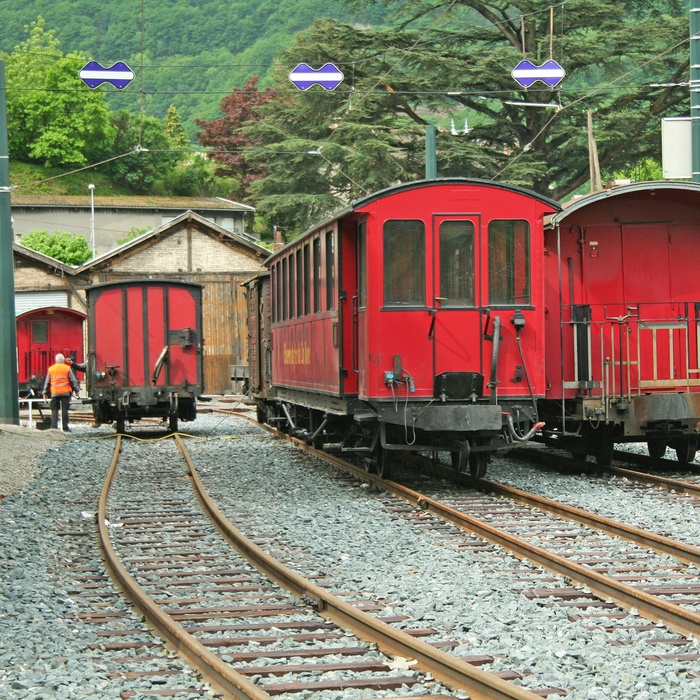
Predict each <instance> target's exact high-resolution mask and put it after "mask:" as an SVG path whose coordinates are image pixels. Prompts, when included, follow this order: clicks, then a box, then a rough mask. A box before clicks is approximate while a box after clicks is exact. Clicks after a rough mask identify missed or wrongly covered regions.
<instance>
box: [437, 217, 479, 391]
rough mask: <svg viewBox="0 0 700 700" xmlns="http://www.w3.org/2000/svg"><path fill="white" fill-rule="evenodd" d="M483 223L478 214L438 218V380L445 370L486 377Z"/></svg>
mask: <svg viewBox="0 0 700 700" xmlns="http://www.w3.org/2000/svg"><path fill="white" fill-rule="evenodd" d="M480 223H481V222H480V219H479V217H478V216H469V217H465V216H436V217H434V219H433V250H434V256H433V265H434V272H433V276H434V279H433V299H432V309H431V311H430V313H431V315H432V317H433V318H432V321H431V324H430V332H429V335H428V337H429V339H430V340H432V343H433V358H434V359H433V365H434V367H433V376H435V377H437V376H438V375H440V374H442V373H444V372H478V373H480V374H483V368H482V347H481V346H482V343H481V342H480V340H479V339H480V338H481V335H482V333H481V330H482V329H481V323H482V316H481V312H480V310H479V306H480V298H479V289H480V287H481V284H480V272H479V265H478V264H477V263H478V260H479V254H480V251H479V242H478V241H479V236H478V231H479V226H480ZM463 389H464V387H463ZM479 389H480V390H481V389H482V387H479ZM467 393H470V389H468V388H467Z"/></svg>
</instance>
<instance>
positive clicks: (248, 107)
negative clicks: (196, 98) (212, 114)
mask: <svg viewBox="0 0 700 700" xmlns="http://www.w3.org/2000/svg"><path fill="white" fill-rule="evenodd" d="M258 80H259V76H253V77H252V78H250V80H248V82H247V83H246V84H245V85H244V86H243V87H242V88H234V90H233V92H232V93H231V94H230V95H228V96H226V97H224V98H223V99H222V100H221V103H220V105H219V106H220V109H221V112H223V115H224V116H222V117H220V118H219V119H212V120H210V121H207V120H206V119H195V124H196V125H197V126H198V127H201V128H202V131H199V132H197V138H198V139H199V142H200V143H201V144H202V145H203V146H207V147H209V148H211V149H212V150H211V151H209V153H208V156H209V158H211V159H212V160H213V161H214V162H215V163H216V164H217V168H216V174H217V175H218V176H220V177H232V178H234V179H236V180H237V181H238V182H239V183H240V190H239V191H238V192H236V196H238V197H248V196H249V191H248V186H249V185H250V183H251V182H252V181H253V180H257V179H259V178H261V177H262V176H263V174H264V173H263V169H262V164H257V163H253V164H251V163H248V162H247V161H246V160H245V158H244V157H243V149H244V148H246V147H247V146H251V145H258V144H256V143H254V142H252V141H251V139H250V137H249V136H248V135H247V134H246V132H245V125H246V123H249V122H252V121H257V120H258V119H259V116H258V112H257V108H258V107H259V106H261V105H264V104H265V103H267V102H270V101H271V100H273V99H275V98H276V96H277V91H276V90H273V89H267V90H264V91H262V92H261V91H259V90H258Z"/></svg>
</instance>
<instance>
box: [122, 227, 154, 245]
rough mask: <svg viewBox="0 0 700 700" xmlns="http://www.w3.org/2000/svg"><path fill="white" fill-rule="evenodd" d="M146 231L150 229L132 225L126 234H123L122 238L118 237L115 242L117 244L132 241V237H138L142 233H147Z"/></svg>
mask: <svg viewBox="0 0 700 700" xmlns="http://www.w3.org/2000/svg"><path fill="white" fill-rule="evenodd" d="M148 231H151V229H150V228H139V227H138V226H132V227H131V229H130V230H129V233H127V234H126V236H124V238H120V239H119V240H117V243H118V244H119V245H121V244H122V243H128V242H129V241H133V240H134V238H138V237H139V236H141V235H143V234H144V233H147V232H148Z"/></svg>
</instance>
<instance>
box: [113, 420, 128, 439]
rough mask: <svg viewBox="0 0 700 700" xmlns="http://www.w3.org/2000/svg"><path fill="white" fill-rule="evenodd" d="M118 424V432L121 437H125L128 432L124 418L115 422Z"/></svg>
mask: <svg viewBox="0 0 700 700" xmlns="http://www.w3.org/2000/svg"><path fill="white" fill-rule="evenodd" d="M115 423H116V428H117V432H118V433H119V434H120V435H123V434H124V433H125V432H126V421H125V420H124V417H123V416H119V417H118V418H117V420H116V421H115Z"/></svg>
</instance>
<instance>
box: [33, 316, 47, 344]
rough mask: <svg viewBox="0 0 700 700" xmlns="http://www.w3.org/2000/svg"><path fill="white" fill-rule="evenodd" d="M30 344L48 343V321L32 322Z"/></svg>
mask: <svg viewBox="0 0 700 700" xmlns="http://www.w3.org/2000/svg"><path fill="white" fill-rule="evenodd" d="M32 342H33V343H48V342H49V322H48V321H32Z"/></svg>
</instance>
